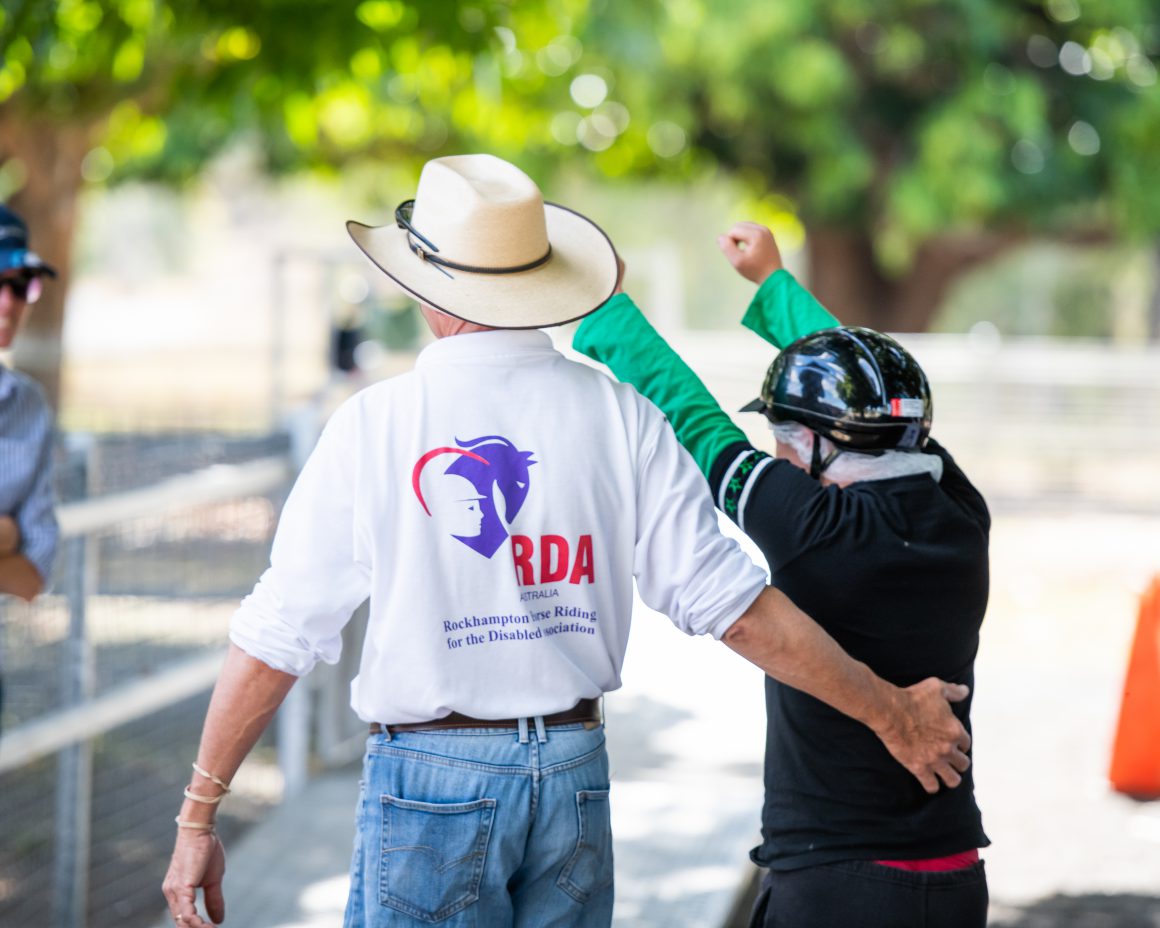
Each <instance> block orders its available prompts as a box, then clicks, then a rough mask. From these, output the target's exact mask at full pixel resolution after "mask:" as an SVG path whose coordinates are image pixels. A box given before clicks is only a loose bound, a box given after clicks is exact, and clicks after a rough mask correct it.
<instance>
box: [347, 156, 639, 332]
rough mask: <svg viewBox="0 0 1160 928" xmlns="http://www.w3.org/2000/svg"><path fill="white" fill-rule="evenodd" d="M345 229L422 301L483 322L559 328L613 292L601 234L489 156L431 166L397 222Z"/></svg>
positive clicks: (611, 263)
mask: <svg viewBox="0 0 1160 928" xmlns="http://www.w3.org/2000/svg"><path fill="white" fill-rule="evenodd" d="M346 228H347V231H348V232H349V233H350V236H351V238H353V239H354V241H355V244H356V245H358V247H359V248H361V249H362V251H363V253H364V254H365V255H366V256H367V257H368V258H370V259H371V261H373V262H374V263H375V264H376V265H377V266H378V267H379V269H380V270H381V271H383V273H385V274H386V275H387V276H388V277H390V278H391V279H392V280H393V281H394V282H395V283H396V284H398V285H399V286H400V287H401V288H402V289H403V290H405V291H406V292H407V293H409V294H411V296H413V297H414V298H415V299H416V300H418V301H419V302H420V303H425V304H427V305H428V306H432V307H434V308H435V309H438V310H440V311H442V312H445V313H448V314H450V315H452V316H456V317H458V318H460V319H463V320H466V321H467V322H474V323H476V324H477V325H485V326H492V327H494V328H499V329H538V328H543V327H544V326H552V325H560V324H562V323H565V322H571V321H572V320H573V319H579V318H580V317H581V316H586V315H588V313H590V312H592V311H593V310H595V309H597V308H598V307H600V306H601V305H602V304H604V303H605V302H606V301H607V300H608V298H609V297H611V296H612V292H613V290H614V289H615V288H616V277H617V265H616V250H615V249H614V248H613V247H612V242H611V241H609V239H608V236H607V235H605V234H604V232H603V231H602V230H601V228H600V227H599V226H597V225H596V224H595V223H594V222H592V221H591V220H589V219H586V218H585V217H584V216H581V215H580V214H579V213H576V212H573V211H572V210H570V209H566V208H565V207H563V206H557V205H556V204H554V203H545V202H544V198H543V195H542V194H541V193H540V189H539V187H537V186H536V184H535V182H534V181H533V180H532V179H531V178H530V177H528V175H527V174H525V173H524V172H523V171H521V170H520V169H519V168H517V167H516V166H515V165H514V164H509V163H508V162H506V161H502V160H501V159H499V158H496V157H494V156H493V155H456V156H453V157H449V158H436V159H434V160H433V161H428V162H427V163H426V164H425V165H424V166H423V172H422V174H421V175H420V176H419V189H418V191H417V192H416V193H415V199H413V200H404V201H403V202H402V203H401V204H399V207H398V209H396V210H395V222H394V223H393V224H391V225H389V226H368V225H364V224H363V223H361V222H355V221H353V220H351V221H349V222H347V224H346Z"/></svg>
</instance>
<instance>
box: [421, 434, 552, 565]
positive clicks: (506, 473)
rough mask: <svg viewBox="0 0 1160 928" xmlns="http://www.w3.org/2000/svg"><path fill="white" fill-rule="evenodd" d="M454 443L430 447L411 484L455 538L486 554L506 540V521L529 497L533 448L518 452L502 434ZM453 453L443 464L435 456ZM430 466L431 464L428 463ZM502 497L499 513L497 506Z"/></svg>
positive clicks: (512, 516) (429, 513)
mask: <svg viewBox="0 0 1160 928" xmlns="http://www.w3.org/2000/svg"><path fill="white" fill-rule="evenodd" d="M455 443H456V447H454V448H452V447H444V448H434V449H432V450H431V451H428V452H427V453H426V454H424V455H423V456H422V457H420V458H419V460H418V461H416V462H415V466H414V468H413V469H412V471H411V488H412V489H413V490H414V491H415V496H416V498H417V499H418V500H419V504H420V505H421V506H422V507H423V511H424V512H426V513H427V515H429V516H431V518H432V519H434V520H435V522H436V524H437V525H439V526H440V527H441V528H443V529H444V530H445V531H446V532H447V533H448V534H449V535H451V536H452V537H453V538H455V539H456V540H457V541H461V542H463V544H465V545H467V547H469V548H471V550H473V551H475V552H477V553H479V554H482V555H483V556H484V557H486V558H490V557H491V556H492V555H493V554H495V552H496V551H498V550H499V547H500V545H502V544H503V543H504V541H506V540H507V537H508V530H507V526H509V525H511V523H512V521H513V520H514V519H515V517H516V516H517V515H518V514H519V511H520V509H521V508H522V507H523V505H524V500H526V499H527V497H528V489H529V486H530V474H529V472H528V468H530V467H531V466H532V465H533V464H535V463H536V462H535V461H533V460H532V455H533V454H534V452H532V451H520V450H519V449H518V448H517V447H516V446H515V445H514V444H512V443H511V442H510V441H508V439H506V438H504V437H503V436H502V435H486V436H484V437H483V438H474V439H472V440H471V441H460V440H459V439H458V438H457V439H455ZM444 456H449V457H451V459H452V460H451V463H450V464H449V465H448V466H447V467H446V468H443V469H440V465H441V464H442V463H443V462H442V461H440V462H439V463H438V464H437V463H435V462H436V459H438V458H442V457H444ZM428 465H431V466H428ZM497 502H502V505H503V516H502V518H501V517H500V515H499V513H498V512H497V511H496V504H497Z"/></svg>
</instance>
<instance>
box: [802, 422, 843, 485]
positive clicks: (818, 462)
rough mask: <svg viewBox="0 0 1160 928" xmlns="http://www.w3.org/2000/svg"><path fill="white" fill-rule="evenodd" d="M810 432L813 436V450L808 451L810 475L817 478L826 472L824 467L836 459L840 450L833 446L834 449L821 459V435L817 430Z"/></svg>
mask: <svg viewBox="0 0 1160 928" xmlns="http://www.w3.org/2000/svg"><path fill="white" fill-rule="evenodd" d="M811 434H812V435H813V436H814V447H813V451H811V452H810V476H811V477H813V478H814V479H815V480H817V479H819V478H820V477H821V476H822V474H824V473H825V472H826V468H827V467H829V466H830V465H831V464H833V463H834V461H835V460H837V457H838V455H839V454H841V453H842V452H841V450H840V449H839V448H837V447H835V448H834V450H833V451H831V452H830V453H829V454H827V455H826V456H825V458H824V459H823V458H822V436H821V435H819V434H818V433H817V432H811Z"/></svg>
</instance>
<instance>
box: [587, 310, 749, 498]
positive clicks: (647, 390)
mask: <svg viewBox="0 0 1160 928" xmlns="http://www.w3.org/2000/svg"><path fill="white" fill-rule="evenodd" d="M572 347H573V348H575V349H576V350H577V351H579V352H580V353H582V354H586V355H587V356H588V357H590V358H594V359H595V360H597V361H600V362H601V363H603V364H605V365H607V366H608V368H609V369H610V370H611V371H612V373H613V374H615V375H616V377H617V379H619V380H621V381H623V382H624V383H630V384H632V385H633V386H634V387H636V388H637V390H639V391H640V392H641V393H642V394H644V395H645V396H646V397H648V398H649V399H650V400H652V402H653V403H654V405H656V406H657V407H659V408H660V410H661V412H663V413H664V414H665V416H666V417H667V418H668V420H669V422H670V423H671V424H672V427H673V431H675V432H676V433H677V439H678V441H680V443H681V444H682V445H684V446H685V448H686V449H687V450H688V451H689V453H690V454H691V455H692V456H693V460H694V461H696V462H697V466H698V467H699V468H700V469H701V473H703V474H704V475H705V478H706V479H708V477H709V471H710V470H711V469H712V467H713V462H714V461H716V459H717V457H718V455H719V454H720V453H721V452H722V451H723V450H724V449H725V448H726V447H727V446H728V445H731V444H733V443H735V442H738V441H745V440H746V438H745V433H744V432H742V431H741V429H739V428H738V427H737V426H736V425H734V424H733V422H732V420H731V419H730V418H729V416H727V415H726V414H725V413H724V412H723V411H722V409H721V407H720V406H719V405H717V401H716V400H715V399H713V397H712V395H711V394H710V393H709V391H708V390H707V389H706V388H705V385H704V384H703V383H701V381H700V379H699V378H698V377H697V375H696V374H694V373H693V372H692V370H690V369H689V366H688V365H687V364H686V363H685V362H684V361H682V360H681V357H680V355H678V354H677V353H676V352H675V351H673V349H672V348H671V347H669V344H668V342H666V341H665V340H664V339H663V338H662V337H661V336H660V334H659V333H658V332H657V330H656V329H654V328H653V327H652V325H650V324H649V321H648V320H647V319H645V317H644V315H643V314H642V313H641V311H640V310H639V309H637V308H636V305H635V304H634V303H633V302H632V300H631V299H629V297H628V295H627V294H623V293H622V294H618V295H617V296H614V297H613V298H612V299H611V300H609V301H608V302H607V303H605V304H604V306H603V307H601V308H600V309H598V310H597V311H596V312H594V313H592V314H591V315H590V316H587V317H586V318H585V319H584V321H583V322H582V323H581V324H580V328H579V329H577V331H576V335H575V336H574V337H573V339H572Z"/></svg>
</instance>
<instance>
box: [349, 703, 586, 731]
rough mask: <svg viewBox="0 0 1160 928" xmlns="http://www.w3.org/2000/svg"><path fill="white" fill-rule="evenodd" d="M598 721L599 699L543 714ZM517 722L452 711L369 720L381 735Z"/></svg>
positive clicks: (550, 721)
mask: <svg viewBox="0 0 1160 928" xmlns="http://www.w3.org/2000/svg"><path fill="white" fill-rule="evenodd" d="M600 721H601V717H600V700H599V699H581V700H580V701H579V702H578V703H576V705H574V706H573V707H572V708H571V709H565V710H564V711H563V712H553V713H552V714H551V715H545V716H544V724H545V725H573V724H575V723H577V722H600ZM519 724H520V720H519V719H473V718H472V717H471V716H469V715H462V714H460V713H458V712H452V713H451V714H450V715H445V716H443V718H441V719H435V720H433V721H431V722H404V723H403V724H400V725H394V724H392V725H383V724H382V723H380V722H371V734H372V735H381V734H382V733H383V732H389V733H390V734H392V735H393V734H394V733H395V732H399V731H431V730H439V729H441V728H518V727H519Z"/></svg>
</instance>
